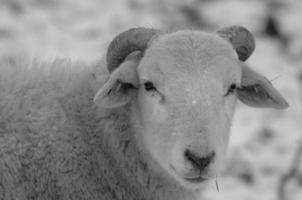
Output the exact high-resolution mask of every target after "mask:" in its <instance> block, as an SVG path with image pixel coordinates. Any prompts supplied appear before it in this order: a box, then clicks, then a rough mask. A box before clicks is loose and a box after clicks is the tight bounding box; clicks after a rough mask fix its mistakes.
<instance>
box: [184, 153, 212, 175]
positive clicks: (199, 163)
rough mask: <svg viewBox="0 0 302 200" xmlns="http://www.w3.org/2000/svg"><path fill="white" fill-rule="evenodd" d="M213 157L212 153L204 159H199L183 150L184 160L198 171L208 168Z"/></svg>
mask: <svg viewBox="0 0 302 200" xmlns="http://www.w3.org/2000/svg"><path fill="white" fill-rule="evenodd" d="M214 157H215V152H214V151H213V152H212V153H210V154H209V155H207V156H205V157H200V156H197V155H196V154H194V153H192V152H191V151H190V150H188V149H187V150H185V158H186V159H187V160H188V161H189V162H190V163H191V164H192V166H193V167H195V168H196V169H199V170H200V171H203V170H204V169H205V168H206V167H208V166H209V165H210V163H211V162H213V160H214Z"/></svg>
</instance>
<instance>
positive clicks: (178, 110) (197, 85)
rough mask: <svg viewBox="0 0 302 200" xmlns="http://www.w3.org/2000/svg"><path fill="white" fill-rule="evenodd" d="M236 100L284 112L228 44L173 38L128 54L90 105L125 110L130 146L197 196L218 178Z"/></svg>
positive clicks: (202, 36) (182, 34) (199, 37)
mask: <svg viewBox="0 0 302 200" xmlns="http://www.w3.org/2000/svg"><path fill="white" fill-rule="evenodd" d="M256 86H257V89H255V87H256ZM259 91H260V92H259ZM237 97H239V99H240V100H242V101H243V102H244V103H246V104H248V105H251V106H258V107H276V108H284V107H286V106H287V104H286V102H285V100H284V99H283V98H282V97H281V95H279V93H278V92H277V91H276V90H275V89H274V88H273V87H272V85H271V84H270V83H269V82H268V81H267V80H266V79H265V78H264V77H262V76H261V75H259V74H257V73H256V72H253V71H251V70H250V69H248V68H247V67H243V66H242V63H241V62H240V61H239V60H238V56H237V54H236V53H235V51H234V50H233V48H232V46H231V44H230V43H228V42H227V41H225V40H224V39H222V38H220V37H219V36H217V35H210V34H207V33H202V32H198V31H178V32H175V33H170V34H166V35H162V36H159V37H158V38H157V39H155V40H154V41H153V42H152V43H151V45H150V46H149V48H148V49H147V50H146V51H145V54H144V56H143V57H142V56H141V53H137V52H134V53H133V54H130V56H128V58H127V59H126V60H125V61H124V62H123V63H122V64H121V65H120V66H119V68H118V69H116V70H115V71H113V73H112V74H111V75H110V78H109V80H108V81H107V83H106V84H105V85H104V86H103V87H102V88H101V89H100V90H99V92H98V93H97V94H96V96H95V99H94V101H95V103H96V104H97V105H98V106H99V107H102V108H104V107H105V108H118V107H122V106H126V105H130V108H131V111H132V113H131V118H132V119H131V121H132V125H133V127H135V130H136V134H135V135H136V139H137V140H140V141H142V143H143V146H144V147H145V150H146V151H147V152H148V153H149V154H150V155H151V157H152V158H153V161H155V163H157V164H158V166H160V167H159V170H161V172H162V171H164V172H166V173H165V174H167V175H168V177H170V178H172V180H175V181H176V182H178V183H179V184H181V185H182V186H184V187H187V188H198V187H200V186H201V185H203V183H204V182H205V181H206V180H210V179H213V178H215V176H216V175H217V174H218V173H219V168H220V166H222V163H223V160H224V156H225V152H226V148H227V145H228V140H229V130H230V126H231V119H232V116H233V113H234V108H235V103H236V99H237ZM278 106H279V107H278Z"/></svg>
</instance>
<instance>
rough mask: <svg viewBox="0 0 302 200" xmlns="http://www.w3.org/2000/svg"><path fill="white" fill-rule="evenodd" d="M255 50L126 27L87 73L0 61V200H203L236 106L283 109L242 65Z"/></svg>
mask: <svg viewBox="0 0 302 200" xmlns="http://www.w3.org/2000/svg"><path fill="white" fill-rule="evenodd" d="M254 46H255V43H254V39H253V36H252V34H251V33H250V32H249V31H248V30H247V29H245V28H244V27H241V26H231V27H226V28H223V29H220V30H219V31H218V32H217V33H215V34H212V33H206V32H202V31H197V30H179V31H175V32H163V31H159V30H155V29H147V28H134V29H130V30H127V31H125V32H123V33H121V34H119V35H117V36H116V37H115V38H114V39H113V41H112V42H111V43H110V45H109V47H108V51H107V57H106V61H104V62H100V63H99V64H97V65H96V66H95V67H94V66H86V65H85V64H83V63H76V64H72V63H71V62H70V61H68V60H57V61H55V62H54V63H53V64H47V63H46V64H45V63H38V62H35V63H34V64H33V65H32V66H30V65H29V66H26V64H24V63H18V62H16V61H15V60H7V62H4V61H2V62H1V67H0V70H1V73H0V111H1V118H0V199H5V200H10V199H67V200H68V199H101V200H121V199H132V200H135V199H138V200H142V199H146V200H147V199H150V200H151V199H165V200H169V199H173V200H178V199H179V200H180V199H190V200H194V199H200V195H201V192H202V190H203V188H204V186H205V185H206V184H207V183H208V182H209V181H211V180H213V179H214V178H215V177H216V176H217V175H218V174H219V170H220V168H221V166H223V163H224V157H225V151H226V149H227V145H228V140H229V132H230V131H229V129H230V126H231V119H232V116H233V113H234V109H235V103H236V99H237V98H238V99H239V100H241V101H242V102H243V103H245V104H247V105H249V106H253V107H264V108H268V107H270V108H276V109H284V108H286V107H288V103H287V102H286V100H285V99H284V98H283V97H282V95H281V94H280V93H279V92H278V91H277V90H276V89H275V88H274V87H273V85H272V84H271V83H270V82H269V81H268V80H267V79H266V78H265V77H263V76H262V75H260V74H259V73H257V72H255V71H253V70H252V69H251V68H249V67H248V66H247V65H246V64H244V63H243V61H245V60H246V59H247V58H248V57H249V56H250V55H251V54H252V52H253V50H254Z"/></svg>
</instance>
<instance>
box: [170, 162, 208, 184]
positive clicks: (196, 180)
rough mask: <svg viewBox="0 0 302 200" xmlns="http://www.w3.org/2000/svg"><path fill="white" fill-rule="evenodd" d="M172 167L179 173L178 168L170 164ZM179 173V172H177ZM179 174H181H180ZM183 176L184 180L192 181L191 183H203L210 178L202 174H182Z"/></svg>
mask: <svg viewBox="0 0 302 200" xmlns="http://www.w3.org/2000/svg"><path fill="white" fill-rule="evenodd" d="M170 167H171V168H172V169H173V171H174V172H176V173H177V170H176V169H175V167H174V166H173V165H171V164H170ZM177 174H178V173H177ZM178 175H179V174H178ZM180 177H182V178H183V179H184V180H186V181H187V182H190V183H195V184H196V183H202V182H204V181H207V180H208V179H207V178H204V177H202V176H200V175H199V176H194V177H184V176H180Z"/></svg>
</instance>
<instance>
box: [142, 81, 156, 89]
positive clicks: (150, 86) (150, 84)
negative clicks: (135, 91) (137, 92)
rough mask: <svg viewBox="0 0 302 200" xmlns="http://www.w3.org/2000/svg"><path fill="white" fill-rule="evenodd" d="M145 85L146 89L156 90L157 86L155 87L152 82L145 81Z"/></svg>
mask: <svg viewBox="0 0 302 200" xmlns="http://www.w3.org/2000/svg"><path fill="white" fill-rule="evenodd" d="M144 87H145V90H146V91H152V90H156V88H155V87H154V85H153V83H151V82H149V81H148V82H146V83H144Z"/></svg>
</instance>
